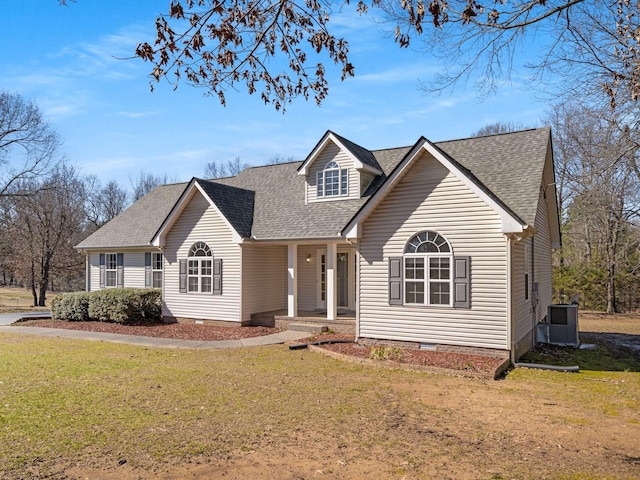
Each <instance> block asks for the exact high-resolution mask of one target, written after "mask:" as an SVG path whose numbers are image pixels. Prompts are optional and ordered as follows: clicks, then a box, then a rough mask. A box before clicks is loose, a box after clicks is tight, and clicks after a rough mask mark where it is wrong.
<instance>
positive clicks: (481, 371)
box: [300, 334, 506, 378]
mask: <svg viewBox="0 0 640 480" xmlns="http://www.w3.org/2000/svg"><path fill="white" fill-rule="evenodd" d="M353 338H354V337H353V336H348V335H340V334H323V335H317V336H315V337H311V338H309V339H307V340H305V341H302V342H300V343H312V342H317V341H324V340H353ZM313 348H314V349H315V350H317V351H325V352H328V353H330V354H331V356H334V357H336V358H340V359H344V360H351V361H354V360H355V361H357V362H359V363H367V364H373V365H376V364H378V365H382V366H388V367H392V368H407V367H408V368H410V369H415V370H424V371H431V372H434V373H445V374H453V375H461V376H471V377H484V378H496V377H497V376H498V375H499V374H501V373H502V369H501V367H502V366H503V364H504V363H505V361H506V359H504V358H496V357H489V356H483V355H469V354H465V353H451V352H442V351H440V352H438V351H435V352H434V351H426V350H417V349H406V348H404V349H399V348H392V347H387V350H386V352H385V350H384V348H385V347H381V348H378V349H375V347H371V346H368V345H359V344H357V343H326V344H323V345H319V346H315V347H313ZM381 353H383V354H384V353H388V358H386V359H382V358H381V355H380V354H381Z"/></svg>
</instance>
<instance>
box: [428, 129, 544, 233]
mask: <svg viewBox="0 0 640 480" xmlns="http://www.w3.org/2000/svg"><path fill="white" fill-rule="evenodd" d="M550 135H551V130H550V128H548V127H545V128H536V129H533V130H525V131H521V132H514V133H505V134H501V135H491V136H486V137H475V138H468V139H464V140H452V141H448V142H439V143H437V144H436V146H438V147H439V148H441V149H442V150H443V151H444V152H446V153H447V155H449V156H450V157H452V158H453V159H455V160H456V161H458V162H459V163H460V164H462V165H463V166H464V167H465V168H467V169H468V170H469V171H471V173H472V174H473V175H474V176H475V177H476V178H477V179H478V180H479V181H480V182H482V183H483V184H484V185H485V186H486V187H487V188H488V189H489V190H490V191H491V192H493V194H494V195H495V196H496V197H497V198H499V199H500V200H501V201H502V203H504V205H506V206H507V207H508V208H509V209H510V210H512V211H513V212H515V214H516V215H518V217H520V218H521V219H522V220H524V221H525V222H526V223H527V224H529V225H533V224H534V221H535V217H536V211H537V210H536V209H537V206H538V197H539V195H540V184H541V181H542V172H543V169H544V164H545V158H546V155H547V147H548V145H549V141H550Z"/></svg>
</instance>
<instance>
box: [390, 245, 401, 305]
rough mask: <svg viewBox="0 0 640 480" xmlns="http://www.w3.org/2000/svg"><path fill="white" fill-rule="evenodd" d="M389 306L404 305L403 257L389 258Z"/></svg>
mask: <svg viewBox="0 0 640 480" xmlns="http://www.w3.org/2000/svg"><path fill="white" fill-rule="evenodd" d="M389 305H402V257H391V258H389Z"/></svg>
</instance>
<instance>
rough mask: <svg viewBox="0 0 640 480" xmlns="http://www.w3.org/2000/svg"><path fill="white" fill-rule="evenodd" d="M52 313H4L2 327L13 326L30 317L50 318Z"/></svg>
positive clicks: (0, 321)
mask: <svg viewBox="0 0 640 480" xmlns="http://www.w3.org/2000/svg"><path fill="white" fill-rule="evenodd" d="M50 315H51V312H18V313H2V314H0V325H11V324H12V323H13V322H17V321H18V320H20V319H21V318H28V317H48V316H50Z"/></svg>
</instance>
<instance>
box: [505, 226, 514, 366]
mask: <svg viewBox="0 0 640 480" xmlns="http://www.w3.org/2000/svg"><path fill="white" fill-rule="evenodd" d="M506 239H507V345H508V346H509V348H510V350H511V351H510V353H509V357H510V360H511V363H512V364H515V363H516V352H515V350H516V349H515V345H514V344H513V338H514V334H513V310H512V309H513V302H512V299H511V294H512V288H511V276H512V275H511V268H512V266H511V255H512V253H511V236H510V235H506Z"/></svg>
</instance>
